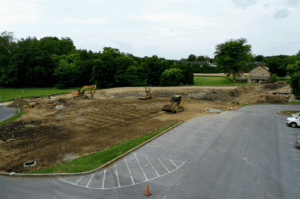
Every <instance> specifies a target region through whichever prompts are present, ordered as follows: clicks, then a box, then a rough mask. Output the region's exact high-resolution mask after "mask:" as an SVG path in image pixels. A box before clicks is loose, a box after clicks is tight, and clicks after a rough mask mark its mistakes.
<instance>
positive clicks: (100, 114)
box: [0, 85, 292, 173]
mask: <svg viewBox="0 0 300 199" xmlns="http://www.w3.org/2000/svg"><path fill="white" fill-rule="evenodd" d="M276 90H285V91H292V89H291V88H290V87H289V86H288V85H287V86H286V85H285V86H283V87H281V88H277V87H271V86H269V87H267V86H266V85H259V86H250V85H243V86H235V87H230V86H225V87H221V86H218V87H203V86H201V87H198V86H183V87H151V92H152V93H154V98H152V99H147V100H140V99H138V98H137V96H140V95H141V94H144V91H145V89H144V88H143V87H125V88H111V89H102V90H96V91H95V94H94V97H93V98H91V96H90V95H89V94H87V96H88V98H87V99H73V96H72V94H64V95H59V96H55V97H52V98H50V99H49V98H31V99H16V100H15V101H13V102H12V103H11V104H9V105H7V107H11V108H17V107H19V106H21V105H27V106H24V109H23V111H24V114H23V115H22V116H21V117H20V118H18V119H16V120H14V121H13V122H8V123H6V124H3V125H1V126H0V145H1V148H0V162H1V164H0V171H1V172H16V173H22V172H29V171H36V170H42V169H45V168H48V167H51V166H54V165H56V164H60V163H62V162H63V161H68V160H72V159H75V158H77V157H80V156H83V155H86V154H90V153H95V152H99V151H102V150H106V149H107V148H109V147H110V146H113V145H117V144H120V143H122V142H125V141H127V140H131V139H135V138H138V137H141V136H145V135H148V134H151V133H154V132H156V131H157V130H158V129H159V128H161V127H167V126H169V125H170V124H174V123H176V122H180V121H185V122H188V121H189V120H190V119H192V118H195V117H201V116H205V115H211V114H220V113H222V112H223V111H227V108H228V107H232V106H233V105H234V106H236V105H237V104H243V103H247V104H249V103H255V102H257V100H258V99H259V98H260V97H261V95H262V94H267V93H268V92H269V91H276ZM173 95H182V100H183V102H184V111H182V112H179V113H172V112H165V111H162V110H161V108H162V107H163V106H164V105H166V104H170V99H171V97H172V96H173ZM268 99H269V100H272V99H273V98H268ZM276 99H279V98H278V97H276ZM280 99H281V98H280ZM282 100H286V98H282ZM30 102H36V105H35V107H34V108H29V107H28V103H30ZM285 102H287V100H286V101H285ZM206 108H209V109H216V110H221V112H218V113H211V112H206V111H205V109H206ZM28 160H34V161H36V165H35V166H34V167H23V164H24V162H26V161H28Z"/></svg>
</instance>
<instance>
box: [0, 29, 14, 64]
mask: <svg viewBox="0 0 300 199" xmlns="http://www.w3.org/2000/svg"><path fill="white" fill-rule="evenodd" d="M14 40H15V38H14V37H13V32H7V31H4V32H2V33H1V36H0V53H1V54H0V64H1V62H2V64H4V65H7V64H8V63H10V61H11V56H12V53H13V52H14V51H16V50H17V49H18V45H17V43H15V42H14Z"/></svg>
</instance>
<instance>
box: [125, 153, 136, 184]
mask: <svg viewBox="0 0 300 199" xmlns="http://www.w3.org/2000/svg"><path fill="white" fill-rule="evenodd" d="M125 163H126V165H127V168H128V171H129V175H130V178H131V180H132V184H134V182H133V178H132V175H131V173H130V169H129V167H128V164H127V161H126V158H125Z"/></svg>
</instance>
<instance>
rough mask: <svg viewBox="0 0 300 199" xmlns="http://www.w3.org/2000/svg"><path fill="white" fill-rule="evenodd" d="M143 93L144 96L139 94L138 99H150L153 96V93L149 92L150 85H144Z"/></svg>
mask: <svg viewBox="0 0 300 199" xmlns="http://www.w3.org/2000/svg"><path fill="white" fill-rule="evenodd" d="M145 93H146V94H145V95H144V96H139V97H138V98H139V99H143V100H145V99H151V98H153V93H151V92H150V87H145Z"/></svg>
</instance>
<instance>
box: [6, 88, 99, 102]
mask: <svg viewBox="0 0 300 199" xmlns="http://www.w3.org/2000/svg"><path fill="white" fill-rule="evenodd" d="M81 88H82V87H73V88H67V89H56V88H54V87H53V88H51V87H48V88H6V87H0V101H3V102H6V101H8V100H12V99H15V98H19V97H21V98H23V99H24V98H29V97H33V96H41V97H46V96H47V95H51V94H65V93H69V92H72V91H77V90H79V89H81ZM85 90H86V91H90V90H93V88H87V89H85ZM96 90H97V89H96ZM23 91H24V92H23Z"/></svg>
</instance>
